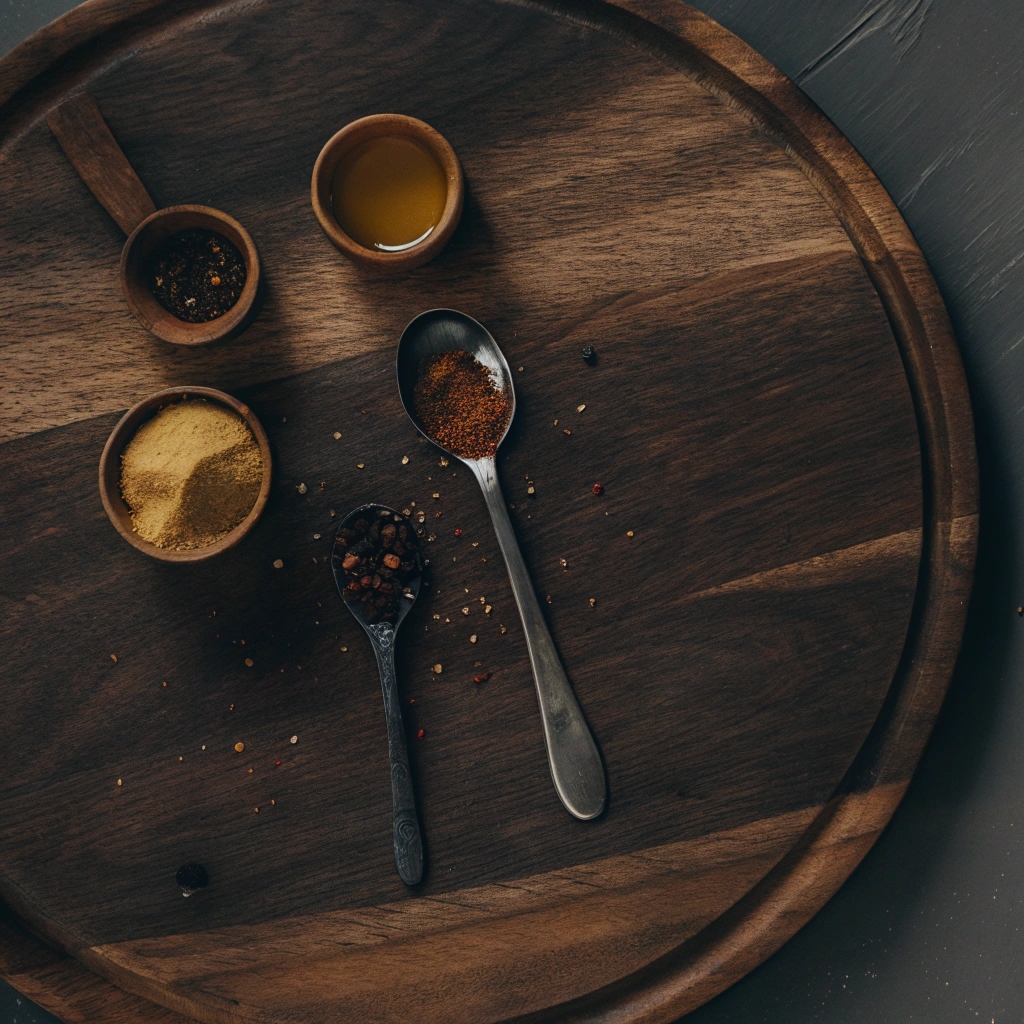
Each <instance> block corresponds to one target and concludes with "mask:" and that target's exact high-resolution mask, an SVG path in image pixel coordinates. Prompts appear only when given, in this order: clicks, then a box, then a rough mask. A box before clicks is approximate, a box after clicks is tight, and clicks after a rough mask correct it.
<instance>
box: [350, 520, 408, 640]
mask: <svg viewBox="0 0 1024 1024" xmlns="http://www.w3.org/2000/svg"><path fill="white" fill-rule="evenodd" d="M333 557H334V559H335V561H336V563H337V562H340V563H341V570H342V572H343V573H344V574H345V575H346V576H347V577H348V583H347V584H346V585H345V588H344V589H343V590H342V592H341V594H342V597H343V598H344V599H345V602H346V603H347V604H348V605H350V606H355V605H361V606H362V607H360V608H357V609H355V610H356V611H357V612H358V614H359V615H360V617H362V618H363V619H364V621H366V622H367V623H369V624H370V625H372V624H373V623H375V622H392V623H393V622H397V621H398V613H399V605H400V602H401V601H404V600H410V599H412V598H413V597H414V596H415V595H414V594H413V593H412V591H411V590H410V589H409V587H408V583H409V581H410V580H412V579H414V578H415V577H417V576H419V575H420V574H421V573H422V571H423V564H422V562H421V560H420V553H419V545H418V544H417V543H416V533H415V531H414V530H413V527H412V524H411V523H410V522H409V520H408V519H406V518H405V517H404V516H400V515H398V514H397V513H392V512H391V511H389V510H387V509H381V510H380V511H379V512H377V513H376V514H374V513H373V512H370V511H368V512H367V514H366V515H364V516H361V517H360V518H358V519H356V520H355V521H354V522H353V523H352V524H351V525H349V526H343V527H342V528H341V529H340V530H339V531H338V534H337V536H336V537H335V540H334V556H333Z"/></svg>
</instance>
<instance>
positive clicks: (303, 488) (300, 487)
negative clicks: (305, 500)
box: [295, 484, 308, 494]
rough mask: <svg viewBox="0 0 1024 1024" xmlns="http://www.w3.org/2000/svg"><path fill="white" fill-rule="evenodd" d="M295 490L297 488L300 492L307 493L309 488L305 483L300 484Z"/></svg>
mask: <svg viewBox="0 0 1024 1024" xmlns="http://www.w3.org/2000/svg"><path fill="white" fill-rule="evenodd" d="M295 490H297V491H298V492H299V494H305V493H306V491H307V490H308V488H307V487H306V485H305V484H299V486H298V487H296V488H295Z"/></svg>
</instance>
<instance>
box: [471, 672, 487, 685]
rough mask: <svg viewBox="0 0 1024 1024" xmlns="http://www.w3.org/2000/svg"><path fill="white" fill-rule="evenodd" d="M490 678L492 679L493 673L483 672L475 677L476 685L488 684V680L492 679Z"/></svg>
mask: <svg viewBox="0 0 1024 1024" xmlns="http://www.w3.org/2000/svg"><path fill="white" fill-rule="evenodd" d="M490 678H491V673H490V672H482V673H481V674H480V675H478V676H473V682H474V683H486V682H487V680H488V679H490Z"/></svg>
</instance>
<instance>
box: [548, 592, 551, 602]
mask: <svg viewBox="0 0 1024 1024" xmlns="http://www.w3.org/2000/svg"><path fill="white" fill-rule="evenodd" d="M547 602H548V604H551V595H550V594H548V596H547Z"/></svg>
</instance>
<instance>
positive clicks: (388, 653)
mask: <svg viewBox="0 0 1024 1024" xmlns="http://www.w3.org/2000/svg"><path fill="white" fill-rule="evenodd" d="M385 518H386V520H387V522H389V523H394V524H396V525H397V524H404V525H405V526H407V527H408V529H409V537H410V538H411V540H412V551H413V552H414V553H415V556H416V557H415V563H416V570H415V574H414V575H412V576H410V577H409V578H408V579H406V580H405V581H404V586H403V588H402V589H401V591H400V592H399V593H397V594H396V599H397V603H398V608H397V612H396V614H395V615H394V621H387V620H384V621H371V620H372V619H373V618H374V615H375V613H374V612H373V611H372V610H370V609H369V607H368V606H367V605H364V604H362V603H359V602H353V601H344V603H345V604H346V605H347V606H348V609H349V611H350V612H352V614H353V615H354V616H355V618H356V621H357V622H358V623H359V624H360V625H361V626H362V627H363V629H364V630H366V635H367V636H368V637H369V638H370V643H371V644H373V653H374V654H375V655H376V656H377V668H378V669H379V670H380V687H381V690H382V691H383V694H384V714H385V716H386V717H387V724H388V754H389V756H390V759H391V802H392V809H393V812H394V842H395V866H396V867H397V868H398V874H399V877H400V878H401V879H402V881H403V882H405V884H406V885H415V884H416V883H417V882H418V881H419V880H420V879H421V878H422V877H423V840H422V838H421V837H420V823H419V818H418V817H417V814H416V797H415V795H414V794H413V790H412V778H411V776H410V775H409V754H408V751H407V750H406V747H405V729H404V728H403V726H402V707H401V704H400V703H399V700H398V680H397V678H396V676H395V635H396V634H397V633H398V627H399V626H401V624H402V621H403V620H404V619H405V617H406V615H408V614H409V609H411V608H412V606H413V604H414V603H415V601H416V598H417V597H418V596H419V592H420V583H421V582H422V578H423V576H422V569H421V568H420V566H421V564H422V563H421V562H420V559H419V550H418V546H417V545H416V539H415V538H416V531H415V529H414V528H413V525H412V523H410V522H409V520H408V519H406V518H405V516H403V515H402V514H401V513H399V512H396V511H395V510H394V509H390V508H387V506H385V505H360V507H359V508H357V509H355V510H354V511H352V512H350V513H349V514H348V515H347V516H346V517H345V518H344V519H343V520H342V522H341V525H340V526H339V527H338V532H337V534H336V535H335V539H334V550H333V552H332V555H331V569H332V570H333V572H334V582H335V583H336V584H337V586H338V591H339V593H341V595H342V600H344V596H345V588H346V587H347V586H348V585H349V583H350V581H351V577H350V576H349V574H348V571H347V570H346V569H345V568H344V567H343V564H344V559H345V556H346V554H347V553H348V551H349V547H350V546H351V545H348V544H346V543H344V537H343V531H345V530H351V529H352V527H353V525H354V524H355V523H356V522H357V521H358V520H359V519H366V520H368V521H370V522H371V523H372V521H373V520H374V519H380V520H384V519H385Z"/></svg>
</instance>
